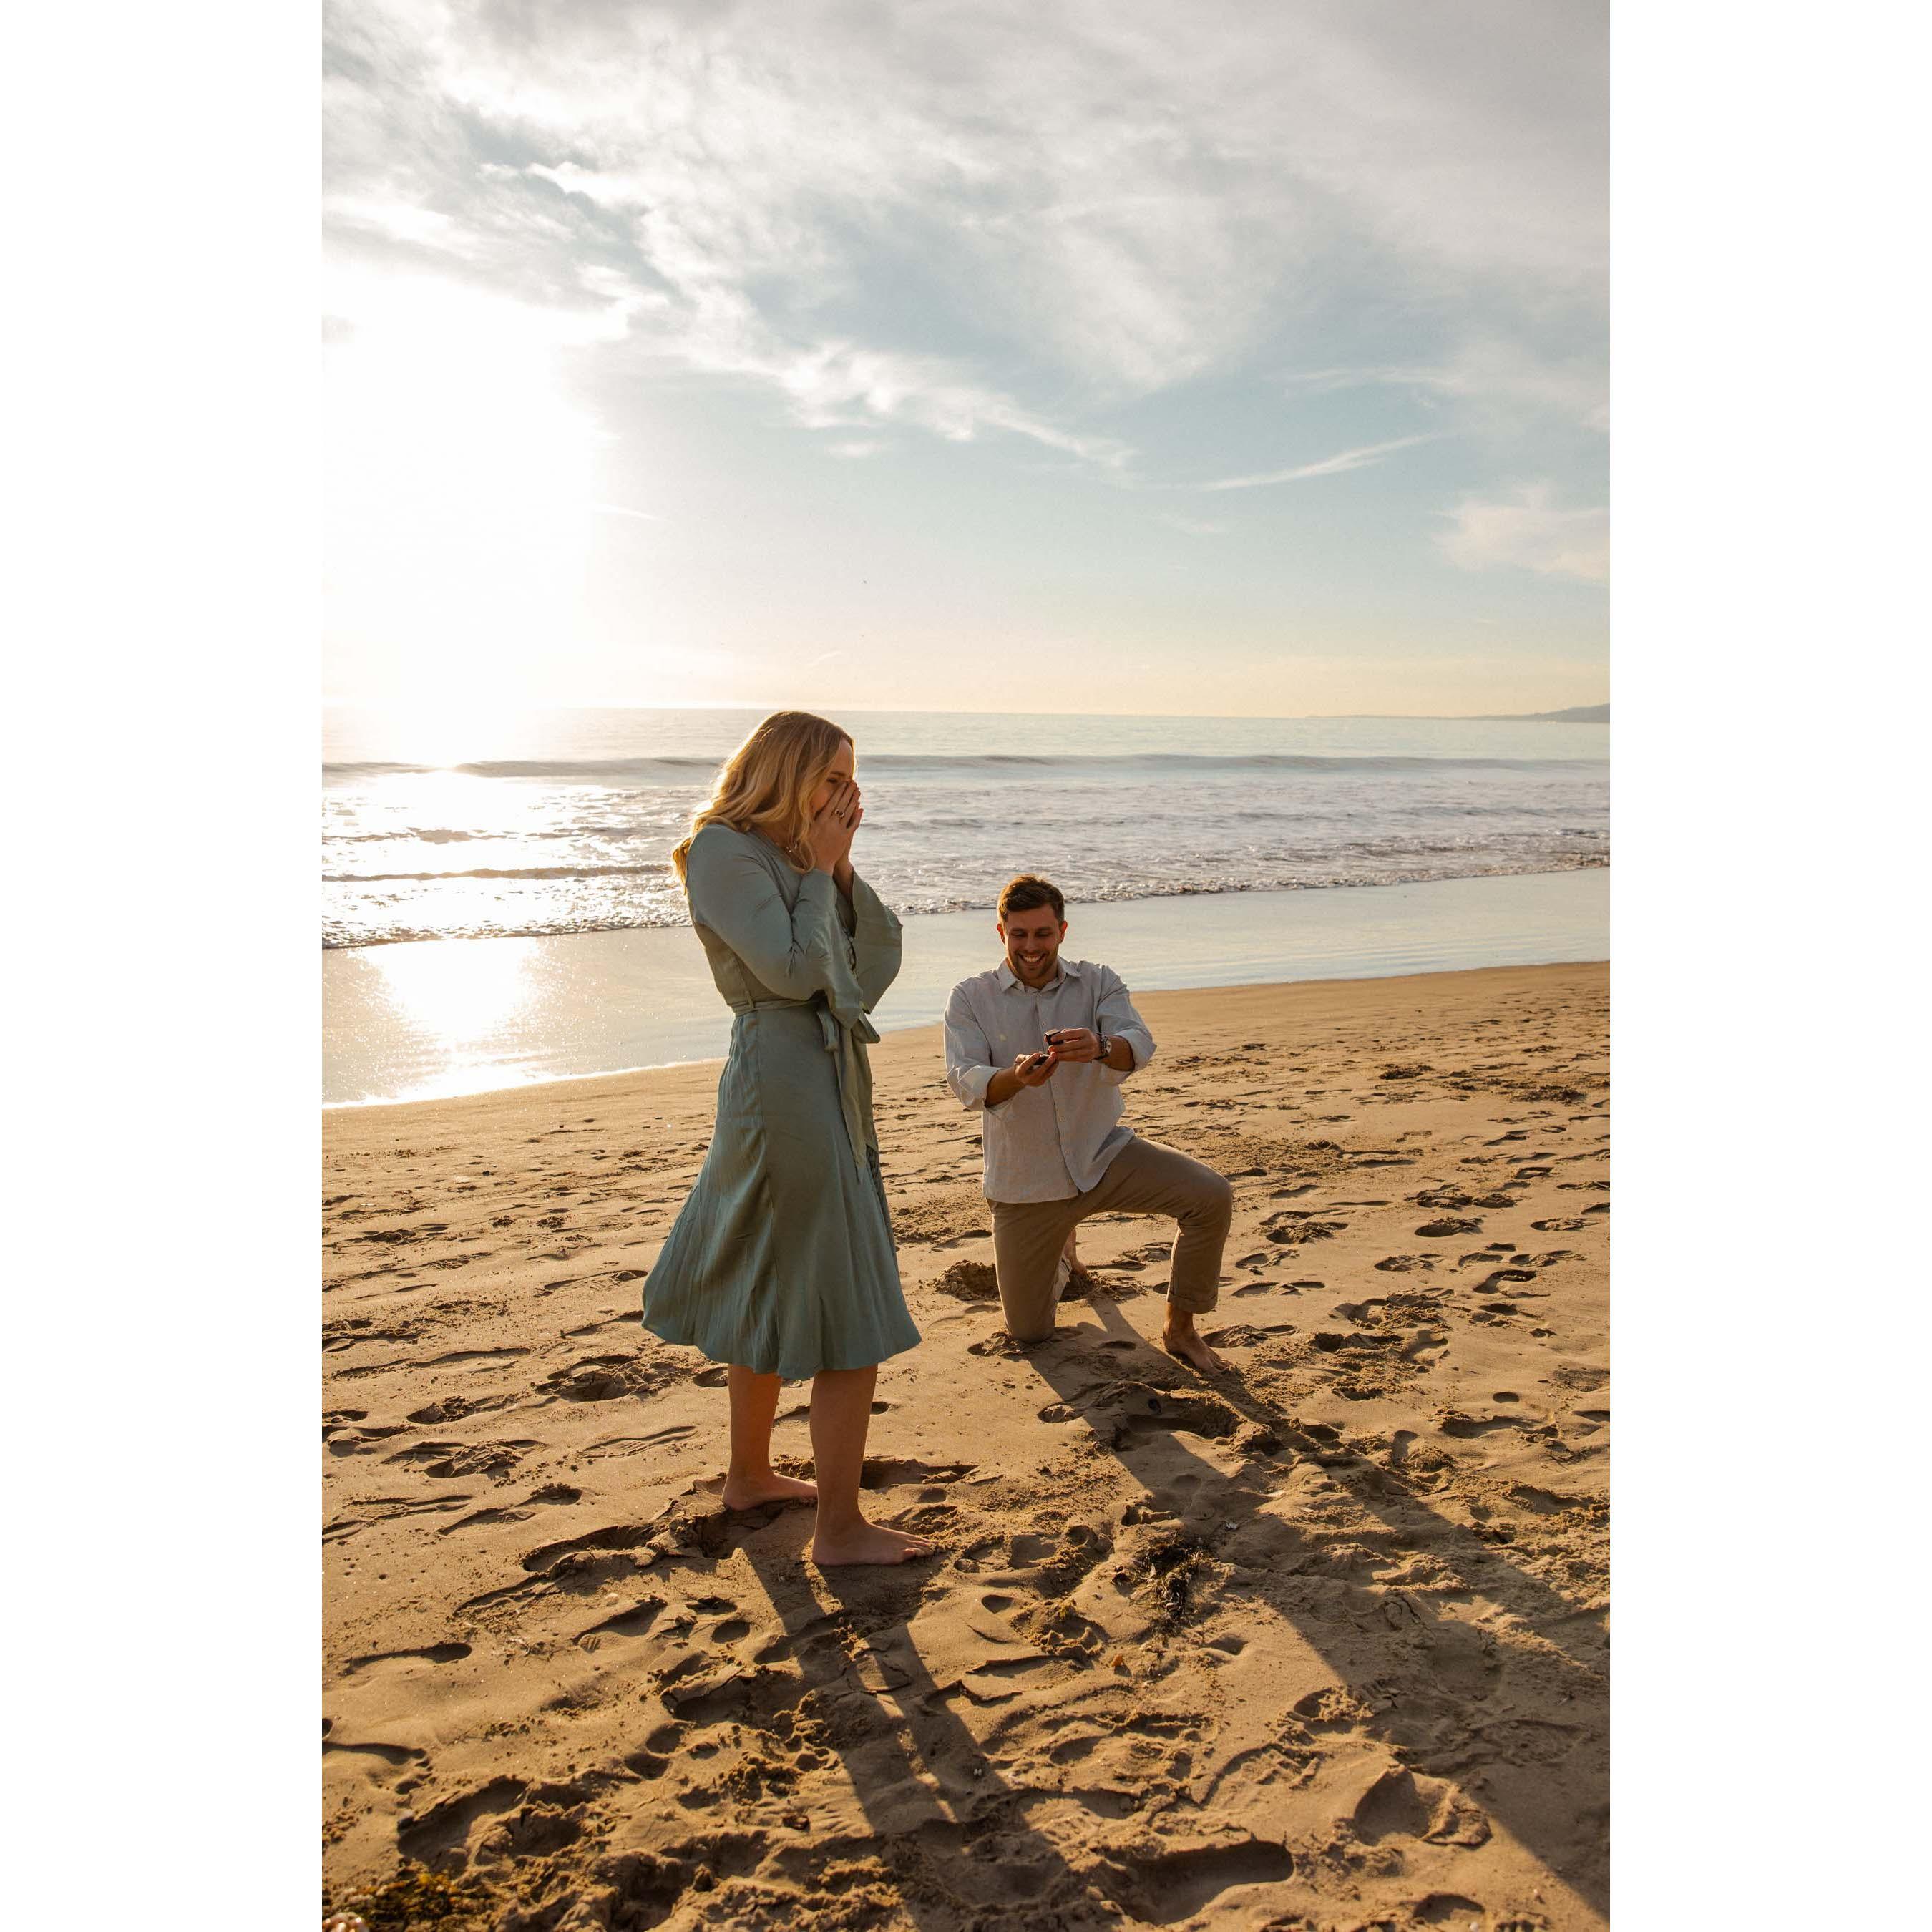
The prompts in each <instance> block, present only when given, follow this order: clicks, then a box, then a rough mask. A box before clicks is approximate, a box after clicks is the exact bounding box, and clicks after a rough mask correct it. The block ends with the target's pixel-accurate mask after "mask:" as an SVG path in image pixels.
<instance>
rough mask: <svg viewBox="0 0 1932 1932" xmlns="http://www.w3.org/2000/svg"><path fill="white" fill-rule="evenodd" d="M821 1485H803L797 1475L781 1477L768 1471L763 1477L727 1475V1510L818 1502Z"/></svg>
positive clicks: (725, 1504) (725, 1499) (725, 1488)
mask: <svg viewBox="0 0 1932 1932" xmlns="http://www.w3.org/2000/svg"><path fill="white" fill-rule="evenodd" d="M817 1500H818V1485H817V1484H816V1483H802V1482H800V1481H799V1479H798V1478H796V1476H781V1475H778V1472H776V1471H775V1470H772V1469H767V1470H766V1472H764V1474H763V1475H760V1476H727V1477H726V1478H724V1507H725V1508H727V1509H729V1510H745V1509H756V1508H757V1507H758V1505H760V1503H815V1502H817Z"/></svg>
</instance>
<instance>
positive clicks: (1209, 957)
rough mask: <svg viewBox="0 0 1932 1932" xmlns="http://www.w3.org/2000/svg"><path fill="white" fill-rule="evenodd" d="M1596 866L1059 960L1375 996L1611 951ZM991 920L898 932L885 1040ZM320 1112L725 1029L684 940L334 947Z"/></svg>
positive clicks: (1094, 917) (966, 917) (1176, 929)
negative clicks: (1424, 978) (1440, 979)
mask: <svg viewBox="0 0 1932 1932" xmlns="http://www.w3.org/2000/svg"><path fill="white" fill-rule="evenodd" d="M1609 899H1610V868H1608V867H1607V866H1600V867H1588V868H1574V869H1572V870H1570V871H1563V872H1554V873H1521V874H1497V875H1493V876H1490V877H1482V878H1473V879H1454V880H1429V881H1424V882H1422V883H1416V884H1412V885H1402V886H1359V887H1354V886H1352V887H1348V888H1346V889H1335V890H1332V891H1331V890H1328V889H1323V890H1321V891H1319V892H1316V891H1297V890H1281V891H1269V892H1238V893H1202V894H1183V895H1169V896H1166V897H1159V898H1148V899H1136V900H1130V901H1104V902H1102V903H1100V904H1093V905H1083V904H1079V903H1078V902H1076V903H1074V904H1070V906H1069V907H1068V908H1067V910H1068V913H1069V926H1070V929H1069V932H1068V935H1067V941H1066V947H1065V950H1066V952H1067V955H1068V956H1069V957H1070V958H1073V959H1103V960H1105V961H1106V962H1107V963H1108V964H1109V965H1111V966H1112V967H1113V968H1115V970H1116V971H1118V972H1120V973H1121V975H1122V976H1123V977H1124V978H1125V980H1127V983H1128V985H1129V986H1130V987H1132V988H1133V989H1134V992H1135V995H1136V998H1139V996H1140V995H1142V994H1143V993H1146V992H1156V991H1168V990H1172V989H1179V988H1183V987H1190V986H1191V987H1196V988H1200V987H1210V986H1221V987H1227V986H1248V985H1290V984H1298V983H1309V982H1313V981H1316V980H1371V979H1379V978H1388V977H1401V976H1403V975H1405V974H1417V973H1424V972H1432V971H1458V970H1466V969H1471V968H1482V967H1486V966H1492V965H1554V964H1559V963H1574V962H1580V961H1586V960H1596V959H1603V958H1604V957H1606V956H1607V954H1608V952H1609V950H1610V948H1609ZM992 923H993V922H992V915H991V913H990V912H988V911H981V912H977V913H932V914H927V915H922V916H919V917H917V918H915V919H910V920H908V921H907V922H906V925H905V956H904V962H903V965H902V966H901V971H900V973H899V975H898V978H897V979H896V980H895V981H894V983H893V984H892V986H891V988H890V989H889V990H888V991H887V992H886V995H885V997H884V998H883V999H882V1000H881V1001H880V1003H879V1005H878V1007H877V1010H875V1011H874V1014H873V1016H872V1018H873V1023H874V1025H876V1026H877V1028H878V1029H879V1031H880V1033H881V1034H886V1035H889V1034H892V1033H895V1032H897V1031H901V1030H902V1029H904V1028H907V1027H912V1026H919V1025H927V1024H929V1023H930V1022H933V1021H935V1020H937V1019H939V1018H940V1017H941V1015H942V1014H943V1013H944V1010H945V1005H946V1000H947V995H948V994H949V993H950V990H951V989H952V986H953V984H954V983H955V982H956V980H959V979H961V978H962V977H965V976H966V975H968V974H971V973H975V972H978V971H981V970H983V968H985V967H986V966H987V965H990V964H991V963H992V962H993V960H994V959H995V958H996V957H997V956H998V939H997V938H996V937H995V935H994V933H993V930H992ZM322 977H323V1019H324V1032H323V1094H322V1099H323V1105H324V1106H325V1107H326V1109H329V1111H335V1109H338V1108H341V1107H344V1106H368V1105H389V1104H395V1103H407V1102H408V1101H410V1100H416V1099H434V1098H440V1097H448V1096H450V1095H453V1094H460V1093H480V1092H502V1091H512V1090H514V1089H517V1088H522V1087H525V1086H535V1085H547V1084H549V1083H550V1082H553V1081H555V1080H556V1079H576V1078H596V1077H602V1076H606V1075H609V1074H613V1073H619V1072H624V1071H634V1070H641V1069H646V1068H649V1067H667V1066H678V1065H683V1064H691V1063H693V1062H697V1061H707V1060H712V1059H715V1058H718V1057H719V1056H721V1055H722V1054H723V1052H724V1050H725V1046H726V1044H727V1038H728V1034H729V1028H730V1016H729V1014H728V1013H727V1012H726V1010H725V1009H724V1005H723V1003H722V1002H721V1001H720V1000H719V998H718V993H717V989H716V988H715V986H713V985H712V981H711V977H710V974H709V970H708V968H706V965H705V963H704V959H703V953H702V951H701V949H700V948H699V947H697V945H696V944H694V941H693V939H692V937H691V932H690V929H689V928H688V926H664V927H640V928H629V929H621V930H618V931H613V932H594V933H576V934H569V935H558V936H554V937H549V938H536V937H529V938H507V937H506V938H492V939H477V940H473V941H440V940H439V941H416V942H411V943H407V944H394V945H389V946H381V947H347V948H334V949H331V950H329V951H326V952H325V953H324V954H323V974H322Z"/></svg>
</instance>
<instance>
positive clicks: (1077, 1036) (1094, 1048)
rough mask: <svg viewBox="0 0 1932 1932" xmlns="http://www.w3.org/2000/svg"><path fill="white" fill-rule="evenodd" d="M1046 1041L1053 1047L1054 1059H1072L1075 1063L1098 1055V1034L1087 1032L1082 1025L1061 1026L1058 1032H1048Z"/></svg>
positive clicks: (1092, 1058)
mask: <svg viewBox="0 0 1932 1932" xmlns="http://www.w3.org/2000/svg"><path fill="white" fill-rule="evenodd" d="M1046 1043H1047V1045H1048V1046H1050V1047H1051V1048H1052V1049H1053V1052H1054V1056H1055V1058H1056V1059H1059V1060H1069V1061H1073V1062H1074V1063H1075V1064H1076V1065H1077V1064H1079V1063H1081V1062H1082V1061H1089V1060H1098V1059H1099V1058H1100V1037H1099V1036H1098V1035H1097V1034H1091V1033H1089V1032H1088V1031H1087V1029H1086V1028H1085V1027H1063V1028H1061V1030H1060V1031H1059V1032H1058V1033H1050V1034H1048V1035H1047V1037H1046Z"/></svg>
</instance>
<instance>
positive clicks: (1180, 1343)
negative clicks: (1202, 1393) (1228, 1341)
mask: <svg viewBox="0 0 1932 1932" xmlns="http://www.w3.org/2000/svg"><path fill="white" fill-rule="evenodd" d="M1160 1346H1162V1347H1163V1349H1166V1351H1167V1352H1168V1353H1169V1355H1175V1356H1178V1358H1180V1359H1181V1361H1184V1362H1192V1363H1193V1365H1194V1366H1195V1367H1196V1368H1197V1369H1199V1370H1202V1371H1204V1372H1205V1373H1207V1374H1209V1375H1212V1374H1213V1373H1214V1371H1215V1370H1217V1369H1225V1368H1226V1367H1227V1366H1228V1365H1227V1364H1226V1362H1224V1361H1222V1359H1221V1358H1220V1356H1219V1355H1216V1354H1215V1352H1214V1350H1213V1349H1211V1348H1209V1347H1208V1344H1207V1343H1205V1341H1203V1340H1202V1338H1201V1337H1200V1336H1199V1335H1198V1334H1196V1333H1195V1329H1194V1322H1193V1318H1192V1317H1191V1316H1185V1317H1182V1318H1181V1319H1178V1320H1177V1319H1175V1317H1173V1316H1169V1318H1168V1323H1167V1326H1166V1328H1165V1329H1164V1330H1163V1331H1162V1334H1161V1338H1160Z"/></svg>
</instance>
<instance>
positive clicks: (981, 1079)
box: [946, 986, 999, 1112]
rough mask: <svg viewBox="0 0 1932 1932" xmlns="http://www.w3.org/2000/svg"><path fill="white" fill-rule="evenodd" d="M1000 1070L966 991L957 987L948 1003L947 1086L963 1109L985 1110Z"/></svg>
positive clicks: (984, 1030)
mask: <svg viewBox="0 0 1932 1932" xmlns="http://www.w3.org/2000/svg"><path fill="white" fill-rule="evenodd" d="M998 1071H999V1069H998V1067H996V1066H995V1064H993V1049H992V1048H991V1047H990V1046H988V1045H987V1043H986V1029H985V1028H983V1027H982V1026H981V1025H980V1022H979V1021H978V1020H977V1019H976V1018H975V1017H974V1013H973V1009H972V1007H971V1006H970V1005H969V1004H968V1002H967V999H966V994H965V989H964V988H963V987H957V986H956V987H955V988H954V989H953V997H952V998H951V999H950V1000H949V1001H947V1003H946V1084H947V1086H949V1087H950V1088H952V1089H953V1094H954V1095H955V1097H956V1098H957V1100H959V1104H960V1106H962V1107H965V1108H968V1109H972V1110H974V1111H976V1112H977V1111H980V1110H983V1109H984V1108H985V1106H986V1089H987V1088H989V1087H990V1086H991V1085H992V1084H993V1076H994V1075H995V1073H998Z"/></svg>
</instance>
